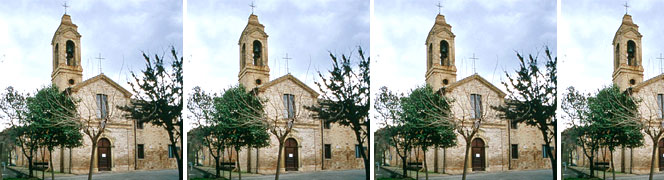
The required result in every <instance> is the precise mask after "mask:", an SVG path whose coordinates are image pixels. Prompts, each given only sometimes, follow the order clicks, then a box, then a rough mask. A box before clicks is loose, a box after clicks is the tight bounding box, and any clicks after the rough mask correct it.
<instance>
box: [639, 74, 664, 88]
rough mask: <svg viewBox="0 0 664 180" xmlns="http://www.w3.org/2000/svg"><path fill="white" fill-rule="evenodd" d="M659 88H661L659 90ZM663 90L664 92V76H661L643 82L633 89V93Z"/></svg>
mask: <svg viewBox="0 0 664 180" xmlns="http://www.w3.org/2000/svg"><path fill="white" fill-rule="evenodd" d="M658 87H659V88H658ZM653 88H654V89H661V90H663V91H664V74H660V75H658V76H655V77H653V78H650V79H648V80H646V81H643V82H641V83H639V84H637V85H636V86H634V87H633V88H632V91H633V92H639V91H641V90H644V89H653Z"/></svg>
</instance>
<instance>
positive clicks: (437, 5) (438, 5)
mask: <svg viewBox="0 0 664 180" xmlns="http://www.w3.org/2000/svg"><path fill="white" fill-rule="evenodd" d="M436 7H438V14H440V8H442V7H443V6H442V5H440V1H438V4H436Z"/></svg>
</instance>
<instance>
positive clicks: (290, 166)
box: [284, 138, 298, 171]
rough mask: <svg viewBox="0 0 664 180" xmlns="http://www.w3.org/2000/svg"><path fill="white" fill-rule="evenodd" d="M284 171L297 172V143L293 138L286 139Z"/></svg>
mask: <svg viewBox="0 0 664 180" xmlns="http://www.w3.org/2000/svg"><path fill="white" fill-rule="evenodd" d="M284 151H285V152H286V154H285V156H286V171H297V160H298V159H297V141H295V139H293V138H288V139H286V146H285V147H284Z"/></svg>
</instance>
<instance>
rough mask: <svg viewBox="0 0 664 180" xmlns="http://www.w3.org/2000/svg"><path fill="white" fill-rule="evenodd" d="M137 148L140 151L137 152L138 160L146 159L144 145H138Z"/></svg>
mask: <svg viewBox="0 0 664 180" xmlns="http://www.w3.org/2000/svg"><path fill="white" fill-rule="evenodd" d="M136 148H137V149H138V150H136V151H138V159H143V158H145V152H144V149H143V148H144V145H143V144H138V146H137V147H136ZM169 154H170V153H169Z"/></svg>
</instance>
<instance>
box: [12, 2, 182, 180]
mask: <svg viewBox="0 0 664 180" xmlns="http://www.w3.org/2000/svg"><path fill="white" fill-rule="evenodd" d="M76 27H77V26H76V25H75V24H73V23H72V21H71V17H70V16H69V15H66V14H65V15H64V16H63V17H62V24H61V25H60V27H59V28H58V30H57V31H56V33H55V35H54V38H53V42H54V43H53V47H54V56H53V57H54V63H53V65H54V68H53V74H52V83H53V84H55V85H56V86H57V87H58V88H59V89H60V90H63V91H65V90H68V91H69V92H71V96H72V97H73V98H74V99H76V100H78V101H79V103H78V112H79V115H80V117H81V121H83V122H87V121H90V122H91V124H98V123H99V122H100V121H101V119H100V115H99V113H100V110H99V107H98V105H97V100H96V98H97V95H98V94H103V95H106V96H107V101H108V106H107V107H108V110H107V112H108V117H109V120H108V122H107V124H106V129H105V130H104V133H102V135H101V137H100V141H101V140H102V139H105V140H108V141H109V142H110V153H108V154H106V153H101V154H100V153H97V152H96V153H95V157H94V158H93V159H92V160H93V171H94V172H98V171H100V169H99V168H98V165H99V163H98V158H99V156H104V157H105V156H108V157H109V159H110V171H131V170H139V169H171V168H177V161H176V159H175V158H169V156H168V155H169V152H168V144H169V142H170V141H169V140H168V138H167V137H168V134H167V132H166V130H164V129H163V128H162V127H157V126H153V125H151V124H143V127H142V128H139V126H136V124H135V121H134V120H132V119H127V118H126V117H125V116H126V113H125V112H123V111H121V110H119V109H118V108H117V107H118V106H126V105H128V104H129V103H130V100H131V96H132V94H131V93H130V92H129V91H127V90H126V89H124V88H122V87H121V86H120V85H118V84H117V83H115V82H114V81H113V80H111V79H110V78H108V77H107V76H106V75H104V74H103V73H102V74H100V75H97V76H95V77H92V78H90V79H87V80H85V81H82V82H81V81H80V80H81V79H82V74H83V69H82V67H81V64H80V49H81V48H80V37H81V36H80V34H78V32H76ZM68 39H74V41H73V42H76V44H75V47H74V49H75V51H76V52H75V53H76V56H75V57H74V58H75V59H74V60H75V61H76V62H75V63H66V62H65V61H66V60H64V59H66V55H63V54H66V53H67V52H66V51H65V50H64V49H61V47H58V48H56V46H58V45H57V44H59V43H57V42H66V41H69V40H68ZM56 49H58V50H61V52H58V51H55V50H56ZM72 80H73V81H72ZM92 127H96V126H95V125H92ZM83 128H85V126H84V127H83ZM137 144H142V145H143V146H144V150H143V152H144V157H143V158H139V157H138V154H137V151H138V149H137ZM91 147H92V141H90V138H89V136H87V135H86V134H83V145H82V146H81V147H77V148H72V149H66V148H65V149H62V148H56V149H55V150H53V152H52V158H53V169H55V170H56V171H64V172H69V171H70V167H71V172H72V173H74V174H85V173H88V170H89V167H90V164H89V163H90V156H91V152H92V149H91ZM178 147H180V145H179V144H178ZM20 151H21V150H20V148H19V149H16V152H18V153H17V154H18V155H19V156H15V157H14V158H15V162H16V163H17V165H19V166H27V160H26V159H25V157H24V156H22V152H20ZM95 151H96V150H95ZM50 157H51V156H49V154H48V152H47V151H44V150H43V149H40V150H39V151H38V152H36V155H35V157H34V160H35V162H42V161H48V160H49V158H50ZM70 162H71V164H70Z"/></svg>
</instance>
